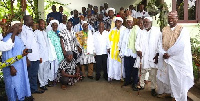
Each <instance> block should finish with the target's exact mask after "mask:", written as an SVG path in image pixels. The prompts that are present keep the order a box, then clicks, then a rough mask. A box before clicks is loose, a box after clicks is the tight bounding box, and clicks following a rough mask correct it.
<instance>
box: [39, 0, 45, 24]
mask: <svg viewBox="0 0 200 101" xmlns="http://www.w3.org/2000/svg"><path fill="white" fill-rule="evenodd" d="M38 12H39V15H40V19H44V20H45V16H44V0H38ZM45 21H46V20H45Z"/></svg>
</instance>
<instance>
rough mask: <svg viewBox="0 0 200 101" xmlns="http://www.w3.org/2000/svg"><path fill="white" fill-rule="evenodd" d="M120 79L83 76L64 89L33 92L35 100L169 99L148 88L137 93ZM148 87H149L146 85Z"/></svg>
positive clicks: (160, 100)
mask: <svg viewBox="0 0 200 101" xmlns="http://www.w3.org/2000/svg"><path fill="white" fill-rule="evenodd" d="M121 85H122V83H121V82H120V81H112V82H111V83H108V82H107V81H105V80H104V79H103V78H101V79H100V80H99V81H96V80H95V79H94V80H90V79H88V78H85V79H84V80H83V81H80V82H78V83H76V84H75V85H74V86H68V87H67V89H66V90H62V89H61V88H60V84H57V85H56V86H54V87H48V90H47V91H46V92H45V93H44V94H34V95H33V97H34V98H35V101H171V99H170V98H166V99H161V98H157V97H152V96H151V91H150V89H144V90H142V91H141V92H140V96H138V95H137V91H133V90H132V89H131V86H128V87H123V88H121ZM146 88H149V87H146Z"/></svg>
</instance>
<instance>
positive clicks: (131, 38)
mask: <svg viewBox="0 0 200 101" xmlns="http://www.w3.org/2000/svg"><path fill="white" fill-rule="evenodd" d="M126 22H127V28H126V29H125V30H124V31H123V32H122V33H124V34H123V38H122V40H120V43H121V46H120V56H122V57H123V58H124V69H125V83H124V85H123V86H127V85H129V84H131V81H132V80H131V77H133V84H132V88H133V90H134V91H136V90H137V81H138V68H135V67H133V65H134V63H135V60H136V57H137V54H136V50H135V41H136V36H137V33H138V32H139V30H140V28H139V27H138V26H137V25H136V26H133V24H134V22H133V17H131V16H128V17H127V19H126Z"/></svg>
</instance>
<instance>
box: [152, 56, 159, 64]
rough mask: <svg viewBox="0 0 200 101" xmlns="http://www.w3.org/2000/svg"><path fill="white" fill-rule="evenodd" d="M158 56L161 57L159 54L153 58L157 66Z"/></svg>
mask: <svg viewBox="0 0 200 101" xmlns="http://www.w3.org/2000/svg"><path fill="white" fill-rule="evenodd" d="M158 56H159V55H158V54H156V56H155V57H154V58H153V60H155V62H154V63H155V64H157V63H158Z"/></svg>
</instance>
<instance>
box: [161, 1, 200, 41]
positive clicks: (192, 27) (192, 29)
mask: <svg viewBox="0 0 200 101" xmlns="http://www.w3.org/2000/svg"><path fill="white" fill-rule="evenodd" d="M164 1H165V2H166V3H167V5H168V8H169V11H172V0H164ZM179 24H181V25H182V26H183V27H186V28H187V29H188V30H189V33H190V36H191V37H195V35H197V34H200V29H199V28H198V26H199V25H198V23H179Z"/></svg>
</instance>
